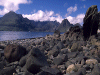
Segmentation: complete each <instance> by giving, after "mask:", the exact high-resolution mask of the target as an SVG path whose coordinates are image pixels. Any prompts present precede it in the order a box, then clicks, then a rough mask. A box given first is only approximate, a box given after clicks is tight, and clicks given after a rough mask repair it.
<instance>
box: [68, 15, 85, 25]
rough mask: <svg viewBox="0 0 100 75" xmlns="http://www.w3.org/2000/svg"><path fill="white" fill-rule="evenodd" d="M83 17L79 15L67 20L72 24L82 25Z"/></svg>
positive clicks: (69, 17)
mask: <svg viewBox="0 0 100 75" xmlns="http://www.w3.org/2000/svg"><path fill="white" fill-rule="evenodd" d="M84 16H85V14H79V15H77V16H76V17H72V16H68V17H67V19H68V21H69V22H70V23H72V24H76V23H80V24H82V23H83V18H84Z"/></svg>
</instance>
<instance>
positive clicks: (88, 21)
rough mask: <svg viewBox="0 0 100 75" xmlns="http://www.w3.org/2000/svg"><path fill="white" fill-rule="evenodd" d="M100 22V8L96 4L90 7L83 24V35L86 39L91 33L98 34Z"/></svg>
mask: <svg viewBox="0 0 100 75" xmlns="http://www.w3.org/2000/svg"><path fill="white" fill-rule="evenodd" d="M98 24H99V16H98V9H97V6H96V5H93V6H91V7H90V8H88V10H87V12H86V14H85V17H84V24H83V36H84V40H88V39H89V37H90V36H91V35H96V34H97V30H98Z"/></svg>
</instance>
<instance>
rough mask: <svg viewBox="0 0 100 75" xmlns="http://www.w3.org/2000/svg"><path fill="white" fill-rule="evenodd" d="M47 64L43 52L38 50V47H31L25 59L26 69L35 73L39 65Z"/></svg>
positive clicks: (38, 69)
mask: <svg viewBox="0 0 100 75" xmlns="http://www.w3.org/2000/svg"><path fill="white" fill-rule="evenodd" d="M46 65H48V63H47V59H46V57H45V55H44V54H43V53H41V52H40V50H39V49H38V48H33V49H32V50H31V51H30V52H29V54H28V56H27V60H26V69H27V70H28V71H29V72H31V73H33V74H36V73H38V72H39V71H40V67H43V66H46Z"/></svg>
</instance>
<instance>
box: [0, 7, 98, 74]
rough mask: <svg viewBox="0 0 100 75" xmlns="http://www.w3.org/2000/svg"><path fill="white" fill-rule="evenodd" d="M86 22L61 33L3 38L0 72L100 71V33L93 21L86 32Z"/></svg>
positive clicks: (68, 72) (85, 72)
mask: <svg viewBox="0 0 100 75" xmlns="http://www.w3.org/2000/svg"><path fill="white" fill-rule="evenodd" d="M92 7H93V8H92ZM92 7H91V9H94V7H96V6H92ZM89 11H91V10H89ZM91 13H92V12H91ZM93 14H95V13H93ZM96 14H97V13H96ZM94 16H95V15H94ZM96 16H97V15H96ZM85 17H87V16H85ZM94 19H95V18H94ZM94 21H95V20H94ZM96 21H97V20H96ZM96 21H95V22H96ZM86 22H87V21H86ZM85 24H87V23H84V25H83V27H84V26H85V27H84V28H85V29H84V28H83V29H82V28H80V27H79V26H75V27H71V28H70V29H69V31H68V32H65V33H64V34H61V35H60V32H59V31H55V32H54V34H53V35H47V36H45V37H40V38H32V39H22V40H12V41H9V40H8V41H0V75H100V33H93V31H97V30H93V27H94V25H95V24H93V26H92V27H91V28H90V31H91V30H93V31H92V34H91V32H90V31H87V32H88V34H91V35H88V34H86V35H85V33H86V29H87V28H86V25H85ZM88 24H92V23H88ZM89 27H90V26H89ZM89 27H88V28H89ZM97 28H98V27H97ZM84 35H85V36H86V37H85V36H84Z"/></svg>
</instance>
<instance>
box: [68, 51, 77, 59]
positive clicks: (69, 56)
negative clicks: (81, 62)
mask: <svg viewBox="0 0 100 75" xmlns="http://www.w3.org/2000/svg"><path fill="white" fill-rule="evenodd" d="M77 54H78V53H77V52H71V53H67V56H68V58H74V57H76V55H77Z"/></svg>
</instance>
